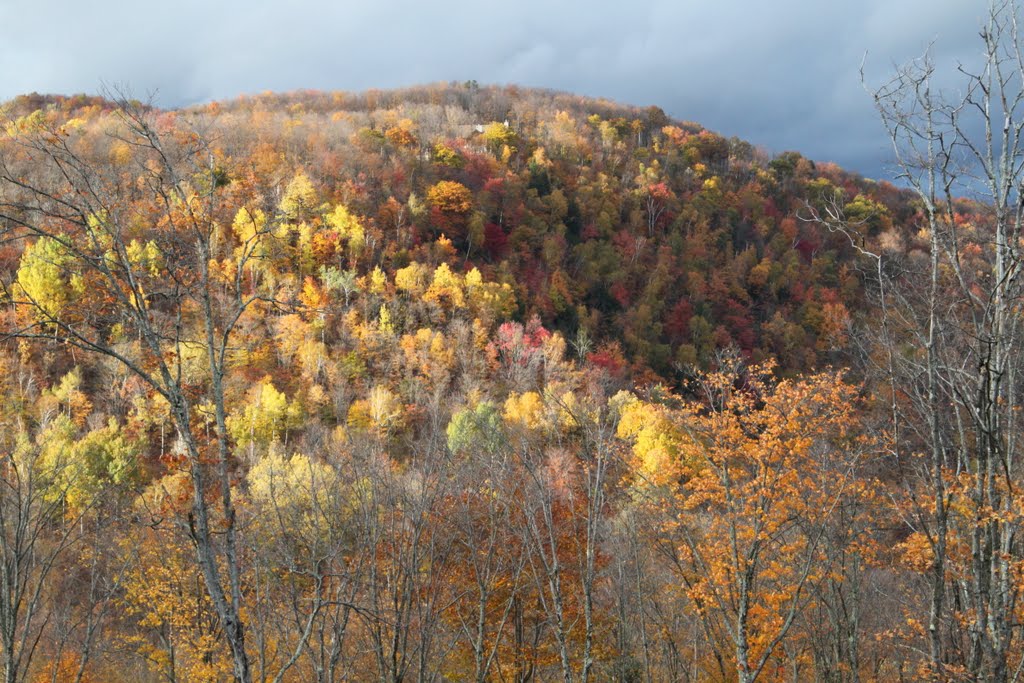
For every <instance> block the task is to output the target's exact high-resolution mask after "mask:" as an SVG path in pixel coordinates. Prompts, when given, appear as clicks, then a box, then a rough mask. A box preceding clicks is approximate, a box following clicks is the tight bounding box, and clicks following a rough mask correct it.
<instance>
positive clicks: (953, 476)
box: [812, 0, 1024, 681]
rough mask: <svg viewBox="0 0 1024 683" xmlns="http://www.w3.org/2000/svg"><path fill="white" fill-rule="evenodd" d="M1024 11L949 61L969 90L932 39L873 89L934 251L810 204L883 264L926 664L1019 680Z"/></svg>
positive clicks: (1008, 8)
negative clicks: (922, 566)
mask: <svg viewBox="0 0 1024 683" xmlns="http://www.w3.org/2000/svg"><path fill="white" fill-rule="evenodd" d="M1018 14H1019V11H1018V7H1017V3H1016V2H1015V1H1014V0H994V1H993V2H992V3H991V4H990V6H989V11H988V15H987V17H986V20H985V22H984V25H983V26H982V27H981V30H980V32H979V39H980V45H981V48H982V50H981V58H980V60H979V61H978V62H977V63H974V64H962V65H960V66H959V67H958V69H957V71H956V72H955V73H954V74H951V76H953V77H956V78H959V84H958V90H956V91H955V92H944V91H943V90H942V89H941V87H940V85H941V83H943V82H946V81H947V80H948V78H947V74H944V73H941V72H940V71H939V70H938V68H937V67H936V64H935V62H934V60H933V59H932V56H931V52H930V50H929V52H928V53H926V54H925V55H924V56H923V57H922V58H920V59H918V60H916V61H914V62H912V63H910V64H908V65H905V66H903V67H900V68H898V69H897V71H896V72H895V74H894V75H893V77H892V78H891V79H890V80H889V81H887V82H885V83H884V84H883V85H881V86H880V87H878V88H877V89H872V90H870V92H871V95H872V97H873V99H874V102H875V105H876V108H877V110H878V113H879V116H880V118H881V121H882V123H883V124H884V125H885V128H886V130H887V132H888V134H889V137H890V139H891V142H892V145H893V150H894V152H895V156H896V163H897V169H898V173H897V179H898V180H899V181H900V182H902V183H903V184H905V185H906V186H907V187H908V188H909V189H910V191H911V192H912V193H913V195H914V197H915V199H916V203H917V208H918V221H919V225H918V226H917V227H919V228H920V229H921V232H920V234H919V237H918V243H919V245H920V247H921V250H920V252H919V254H920V255H913V254H912V255H910V256H902V255H893V254H890V253H886V252H885V251H883V250H881V249H879V250H878V252H877V253H875V252H873V251H870V250H869V248H867V247H864V244H865V236H863V235H861V234H860V229H859V228H860V226H858V225H857V224H856V223H854V222H851V221H849V220H848V219H847V217H846V215H845V214H844V211H843V198H842V197H839V196H837V197H836V198H833V199H830V200H829V201H827V202H826V206H825V207H824V209H823V210H821V211H817V212H812V213H813V218H814V220H818V221H820V222H822V223H823V224H825V225H827V226H828V227H829V228H830V229H832V230H834V231H842V232H844V233H845V234H847V235H848V236H849V237H850V238H851V240H852V242H853V244H854V246H855V247H857V248H858V249H860V251H861V253H862V254H863V255H865V256H867V257H869V258H870V259H871V260H873V261H874V265H875V266H877V268H876V270H877V283H876V284H877V286H878V293H879V297H880V301H881V312H882V316H881V322H880V325H879V328H880V330H879V342H880V344H881V346H882V347H883V353H882V354H880V356H881V357H882V358H884V359H885V361H884V362H883V363H882V364H879V366H878V367H876V368H875V370H877V372H878V376H879V377H881V378H882V379H883V380H884V382H885V383H886V384H888V386H889V388H890V397H889V398H890V399H891V410H890V420H891V424H890V425H889V429H888V431H889V435H890V437H891V442H890V449H891V453H892V457H893V460H894V462H895V463H896V465H897V469H898V471H899V472H900V473H901V475H902V477H903V483H904V485H905V486H904V500H902V501H899V503H900V505H899V507H900V509H901V510H902V511H903V512H904V522H905V524H906V525H907V527H908V528H909V529H910V530H911V532H912V533H914V534H915V535H916V536H917V537H918V538H921V539H923V540H924V542H925V544H926V546H927V548H928V552H929V557H930V561H929V564H930V566H929V570H928V572H927V578H928V584H929V596H928V600H927V603H928V607H927V611H928V615H927V620H926V622H927V623H926V627H925V628H926V640H927V648H926V649H927V660H928V666H929V668H930V669H931V672H932V675H934V676H947V675H952V674H953V672H955V671H956V670H964V671H966V672H968V674H969V675H970V676H972V677H975V678H977V679H979V680H990V681H1005V680H1008V679H1010V678H1013V679H1016V678H1017V677H1019V675H1020V672H1021V665H1022V664H1024V660H1020V659H1018V661H1011V658H1012V657H1014V656H1017V657H1018V658H1019V657H1020V654H1019V651H1018V650H1019V649H1018V650H1015V648H1014V644H1015V639H1016V637H1017V634H1016V625H1015V624H1016V617H1015V616H1014V614H1015V610H1016V609H1017V605H1018V601H1019V598H1020V596H1021V588H1022V586H1021V585H1020V581H1019V580H1018V579H1016V578H1015V572H1016V570H1015V569H1014V567H1015V566H1016V562H1017V561H1016V560H1015V559H1014V558H1016V557H1018V556H1019V554H1020V553H1021V551H1022V548H1021V539H1020V530H1021V529H1020V525H1021V519H1020V518H1019V515H1018V513H1017V512H1015V511H1016V510H1017V509H1019V506H1020V502H1021V501H1020V498H1019V493H1018V480H1019V477H1020V474H1021V472H1020V470H1021V463H1020V454H1019V452H1018V451H1019V445H1018V441H1019V433H1020V425H1019V419H1018V412H1019V406H1020V404H1019V400H1020V386H1019V381H1020V380H1019V374H1020V369H1021V368H1020V359H1021V358H1022V353H1021V352H1022V351H1024V349H1022V348H1021V347H1022V338H1021V327H1020V326H1021V320H1020V314H1019V308H1020V302H1021V295H1022V293H1024V292H1022V285H1024V282H1022V280H1021V278H1020V270H1021V241H1020V239H1021V219H1022V217H1024V202H1022V197H1021V187H1022V183H1024V139H1022V137H1021V135H1022V133H1024V52H1022V49H1021V43H1020V33H1019V25H1018ZM908 349H913V351H912V352H908V351H907V350H908ZM918 453H924V454H925V457H924V458H920V457H916V455H917V454H918ZM965 510H969V512H966V511H965ZM953 543H958V544H963V545H964V546H966V547H968V548H969V549H970V552H969V559H968V560H967V561H962V560H961V559H959V558H954V557H952V556H951V550H950V548H951V544H953ZM957 563H959V564H957ZM953 576H962V577H963V580H962V581H955V580H953V579H952V577H953ZM1015 652H1017V655H1014V653H1015Z"/></svg>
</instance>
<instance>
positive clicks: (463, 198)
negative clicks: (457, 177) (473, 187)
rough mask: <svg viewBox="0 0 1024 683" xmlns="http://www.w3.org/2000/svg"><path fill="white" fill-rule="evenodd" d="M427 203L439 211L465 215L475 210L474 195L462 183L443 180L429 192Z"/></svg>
mask: <svg viewBox="0 0 1024 683" xmlns="http://www.w3.org/2000/svg"><path fill="white" fill-rule="evenodd" d="M427 201H428V202H429V203H430V205H431V206H433V207H434V208H435V209H438V210H439V211H443V212H445V213H454V214H463V213H468V212H469V210H470V209H471V208H473V193H472V192H470V190H469V188H468V187H466V186H465V185H463V184H462V183H458V182H455V181H454V180H442V181H440V182H439V183H437V184H436V185H433V186H432V187H431V188H430V189H429V190H427Z"/></svg>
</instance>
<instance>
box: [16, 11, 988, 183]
mask: <svg viewBox="0 0 1024 683" xmlns="http://www.w3.org/2000/svg"><path fill="white" fill-rule="evenodd" d="M985 7H986V2H985V0H856V1H854V0H701V1H698V0H633V1H632V2H630V3H626V2H616V3H602V2H593V1H590V2H580V1H576V0H572V1H564V2H562V1H560V0H516V1H515V2H500V1H499V2H495V1H491V2H482V1H477V2H457V1H452V0H435V1H434V2H430V1H424V0H402V1H400V2H388V1H387V0H378V1H377V2H371V1H369V0H336V1H334V2H331V1H329V0H289V1H287V2H285V1H278V2H262V1H260V0H248V1H246V2H240V1H239V0H203V1H199V0H176V2H161V3H152V2H147V1H146V0H131V1H130V2H129V1H128V0H91V1H89V2H71V1H70V0H35V1H33V2H27V3H26V2H16V1H15V0H0V100H6V99H9V98H11V97H13V96H14V95H17V94H21V93H27V92H32V91H36V92H44V93H64V94H70V93H76V92H90V93H94V92H96V91H97V90H98V89H99V87H100V84H101V83H104V82H105V83H113V84H125V85H127V86H128V87H130V88H131V89H132V91H133V92H135V93H136V95H145V94H146V93H148V92H151V91H157V92H158V96H157V103H158V104H160V105H162V106H166V107H171V106H179V105H183V104H191V103H195V102H202V101H206V100H210V99H218V98H231V97H234V96H236V95H239V94H242V93H255V92H261V91H264V90H294V89H299V88H312V89H318V90H363V89H366V88H389V87H398V86H406V85H414V84H419V83H429V82H436V81H441V80H455V81H464V80H469V79H475V80H477V81H478V82H480V83H482V84H483V83H498V84H505V83H516V84H521V85H529V86H543V87H550V88H557V89H561V90H568V91H572V92H577V93H581V94H586V95H595V96H603V97H608V98H612V99H615V100H619V101H621V102H623V103H628V104H636V105H642V106H646V105H652V104H654V105H658V106H660V107H662V108H663V109H664V110H665V111H666V112H667V113H668V114H669V115H671V116H674V117H677V118H681V119H687V120H693V121H697V122H699V123H701V124H703V125H705V126H706V127H708V128H710V129H712V130H716V131H718V132H720V133H722V134H724V135H727V136H732V135H737V136H739V137H741V138H744V139H746V140H748V141H750V142H752V143H754V144H756V145H762V146H764V147H766V148H767V149H769V150H770V151H772V152H781V151H785V150H791V149H795V150H799V151H800V152H802V153H803V154H805V155H806V156H808V157H811V158H812V159H816V160H820V161H836V162H838V163H840V164H841V165H843V166H845V167H847V168H849V169H851V170H855V171H859V172H861V173H864V174H865V175H868V176H871V177H879V178H881V177H887V174H888V171H887V170H886V166H885V162H886V161H887V160H888V158H889V156H890V155H889V153H888V150H887V148H886V146H885V139H884V132H883V131H882V129H881V127H880V124H879V123H878V121H877V119H876V117H875V115H874V112H873V110H872V106H871V102H870V98H869V97H868V96H867V94H866V93H865V92H864V90H863V89H862V88H861V86H860V82H859V77H858V69H859V67H860V63H861V59H862V57H863V56H864V55H865V53H867V62H866V72H867V75H868V79H869V81H871V82H880V81H881V80H882V79H883V78H884V77H885V75H886V74H887V73H888V72H889V71H890V70H891V66H892V64H893V63H894V62H904V61H906V60H908V59H909V58H911V57H914V56H916V55H919V54H920V53H921V52H923V50H924V48H925V47H926V46H927V45H928V44H929V43H930V42H931V41H933V40H934V41H935V49H936V53H937V54H938V56H939V61H940V63H941V64H948V63H950V62H952V61H953V60H956V59H958V58H961V59H970V58H971V57H973V56H975V55H976V54H977V52H978V39H977V32H978V28H979V26H980V22H981V19H982V16H983V15H984V13H985Z"/></svg>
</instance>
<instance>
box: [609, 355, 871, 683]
mask: <svg viewBox="0 0 1024 683" xmlns="http://www.w3.org/2000/svg"><path fill="white" fill-rule="evenodd" d="M772 370H773V368H772V366H771V365H770V364H769V365H762V366H757V367H753V368H750V369H749V370H747V371H746V372H743V371H739V370H736V369H732V370H729V371H719V372H713V373H706V374H704V375H701V376H700V377H699V378H698V379H697V384H698V385H699V386H700V387H701V390H702V393H703V398H702V400H700V401H686V402H683V404H682V405H681V407H679V408H672V407H670V405H669V402H667V401H666V402H662V403H645V402H642V401H639V400H636V399H628V398H627V399H625V402H624V403H623V399H621V398H620V399H618V400H617V402H618V403H619V405H620V406H621V407H620V420H619V427H618V434H619V436H620V437H625V438H627V439H630V440H632V441H633V450H634V453H635V454H636V455H637V457H638V460H639V464H638V466H637V467H638V472H639V473H640V474H641V475H642V476H641V479H642V480H643V482H644V483H643V484H642V485H641V488H645V489H647V491H648V493H649V495H650V496H651V500H652V501H654V502H656V503H657V504H658V505H659V506H660V507H662V508H664V509H668V510H669V511H670V513H669V520H670V521H669V523H668V524H669V531H670V533H671V534H672V536H673V537H674V538H675V539H677V544H678V553H679V556H680V558H682V560H683V562H684V566H683V567H681V568H680V571H683V572H684V573H685V574H686V576H685V577H684V578H685V583H686V585H687V586H688V591H689V593H690V597H691V599H692V600H693V601H694V603H695V607H696V609H698V610H699V611H706V612H707V614H708V615H709V618H711V619H713V620H715V621H716V622H720V623H722V624H723V625H724V624H726V623H729V624H733V625H734V626H733V627H732V628H731V630H730V631H729V633H730V636H729V638H730V641H731V642H730V643H728V644H723V649H724V650H725V651H732V650H735V651H736V652H743V653H744V654H743V656H744V657H748V661H743V662H739V661H738V662H737V663H736V665H737V667H739V668H740V669H741V670H744V671H749V670H752V669H756V668H758V667H759V666H763V665H764V664H766V663H767V661H768V659H770V657H771V656H772V652H773V651H774V647H775V646H776V645H777V644H778V643H779V642H781V640H782V639H783V638H785V637H786V635H787V631H788V629H789V628H790V626H791V624H792V615H793V614H795V613H796V612H797V611H798V610H799V609H801V608H802V607H803V606H804V602H805V601H806V599H807V598H806V597H805V596H806V595H807V594H808V593H809V592H810V591H809V586H810V585H812V584H814V583H815V582H817V581H819V580H822V579H823V578H825V577H826V576H827V575H828V564H829V558H828V556H827V555H826V553H825V548H824V546H823V544H822V538H823V534H825V532H826V530H827V529H828V528H830V525H832V524H834V523H835V522H834V521H833V519H832V514H833V512H834V511H835V510H836V509H837V508H838V507H839V506H840V504H841V503H848V502H852V501H853V499H856V498H858V497H860V496H861V495H862V494H863V493H864V491H865V489H864V488H861V487H858V486H854V485H852V479H853V477H854V475H855V470H856V467H857V461H858V457H859V453H860V452H861V450H862V445H861V444H859V443H858V442H857V441H856V440H855V439H853V438H852V436H851V435H852V433H853V428H854V426H855V419H854V413H853V409H854V405H855V399H856V392H855V389H854V388H853V387H851V386H849V385H847V384H845V383H844V382H843V381H842V375H841V374H840V373H822V374H819V375H814V376H811V377H808V378H806V379H803V380H799V381H781V382H777V381H775V380H774V379H773V377H772ZM723 632H725V630H723Z"/></svg>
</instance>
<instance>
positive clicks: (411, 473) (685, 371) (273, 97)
mask: <svg viewBox="0 0 1024 683" xmlns="http://www.w3.org/2000/svg"><path fill="white" fill-rule="evenodd" d="M993 39H994V38H993ZM921 82H924V81H923V80H922V81H921ZM901 92H903V93H904V94H905V93H906V91H901ZM891 94H893V95H894V99H892V100H891V101H889V100H885V99H884V97H883V98H882V99H880V107H881V108H882V109H881V110H882V113H883V115H884V114H886V113H887V112H888V111H890V110H887V109H885V107H886V106H889V105H892V106H893V107H895V106H896V105H897V104H899V102H898V101H897V99H895V91H893V93H891ZM918 95H920V89H919V91H918ZM993 96H994V91H993ZM2 111H3V115H4V118H3V125H2V127H0V233H2V235H3V237H4V240H3V242H2V244H0V283H2V285H3V292H2V302H0V303H2V306H0V332H2V333H3V337H2V340H0V363H2V365H3V371H2V372H0V422H2V425H3V428H2V430H0V456H2V458H0V484H2V490H0V557H2V563H0V644H2V648H0V657H2V661H0V666H2V670H3V671H4V675H5V679H4V680H6V681H12V682H13V681H19V682H20V681H32V682H37V681H39V682H41V681H94V682H98V681H154V682H155V681H172V682H187V681H227V680H240V681H322V682H328V681H385V680H386V681H414V680H415V681H442V680H472V681H481V682H483V681H517V682H526V681H554V680H559V681H566V682H569V681H622V682H626V681H647V682H650V681H705V680H740V681H743V682H750V681H754V680H766V681H775V680H778V681H782V680H787V681H806V680H822V681H855V680H858V681H860V680H863V681H867V680H922V679H924V678H927V677H931V678H933V679H935V680H954V679H957V680H959V679H962V680H1006V679H1008V678H1010V677H1012V676H1014V675H1015V672H1017V671H1018V670H1019V666H1018V664H1019V662H1020V661H1021V657H1022V656H1024V647H1022V646H1021V643H1020V642H1019V640H1020V634H1019V629H1020V626H1019V624H1020V618H1021V616H1022V615H1021V614H1020V610H1021V609H1022V607H1021V606H1020V605H1019V604H1018V600H1017V598H1018V597H1019V596H1020V592H1021V589H1022V588H1024V578H1022V576H1024V567H1022V565H1021V562H1020V558H1021V548H1020V544H1021V540H1020V539H1019V538H1018V535H1017V534H1016V533H1015V530H1016V529H1017V528H1018V527H1019V522H1020V519H1019V517H1020V515H1021V514H1022V512H1024V510H1022V509H1021V506H1020V499H1019V497H1018V494H1017V493H1016V488H1017V482H1018V479H1017V469H1016V468H1017V467H1018V466H1017V465H1015V462H1014V453H1015V450H1016V449H1017V448H1019V447H1018V446H1017V444H1016V435H1017V433H1018V432H1019V430H1020V427H1019V426H1018V425H1017V424H1016V413H1017V411H1018V409H1019V388H1018V387H1017V384H1016V383H1017V381H1018V380H1017V379H1016V369H1017V366H1018V365H1019V360H1018V358H1019V354H1018V353H1017V351H1018V350H1019V349H1018V347H1019V345H1020V343H1019V339H1018V336H1019V331H1018V330H1017V326H1018V324H1019V323H1018V318H1019V311H1020V308H1019V298H1017V292H1018V289H1017V288H1018V285H1017V284H1016V281H1017V275H1018V271H1017V268H1018V267H1019V265H1018V264H1019V261H1018V254H1019V250H1020V246H1021V244H1020V236H1019V233H1018V232H1017V230H1018V219H1019V212H1017V207H1018V204H1017V202H1018V198H1017V195H1016V192H1017V189H1016V186H1013V185H1012V182H1011V183H1010V185H1008V187H1011V190H1010V191H1009V192H1007V193H1000V192H993V193H992V194H990V195H988V197H989V198H988V199H985V198H984V197H983V196H979V194H978V193H976V192H975V193H969V192H961V191H959V190H958V186H957V185H956V183H954V182H952V181H951V182H950V183H948V184H946V185H944V186H943V184H942V183H941V182H940V183H938V188H939V190H940V191H941V190H943V189H944V190H945V191H946V193H947V194H946V195H942V194H936V193H935V191H934V189H932V190H929V187H930V186H929V185H928V183H927V182H925V180H926V178H927V176H922V175H915V176H913V177H911V178H909V179H905V180H904V183H903V186H904V188H905V189H897V188H896V187H895V186H893V185H891V184H889V183H886V182H875V181H872V180H867V179H864V178H861V177H859V176H857V175H855V174H850V173H847V172H844V171H843V170H842V169H840V168H838V167H837V166H835V165H833V164H828V163H818V164H816V163H814V162H812V161H811V160H808V159H805V158H803V157H802V156H801V155H800V154H798V153H796V152H786V153H782V154H769V153H768V152H766V151H764V150H761V149H758V148H757V147H755V146H753V145H752V144H751V143H748V142H745V141H742V140H738V139H728V138H725V137H723V136H721V135H718V134H716V133H714V132H712V131H710V130H707V129H705V128H703V127H702V126H700V125H698V124H695V123H690V122H682V121H676V120H672V119H670V118H668V117H667V116H666V115H665V113H664V112H662V111H661V110H660V109H658V108H657V107H649V108H645V109H640V108H633V107H628V106H624V105H620V104H616V103H612V102H606V101H600V100H593V99H586V98H581V97H575V96H571V95H567V94H563V93H556V92H548V91H539V90H531V89H526V88H518V87H514V86H509V87H491V86H481V85H478V84H476V83H475V82H469V83H459V84H456V83H452V84H439V85H433V86H426V87H419V88H412V89H408V90H400V91H371V92H366V93H362V94H350V93H319V92H297V93H290V94H264V95H257V96H251V97H243V98H240V99H237V100H234V101H228V102H215V103H211V104H207V105H203V106H198V107H191V108H185V109H181V110H173V111H165V110H160V109H157V108H153V107H150V106H147V105H146V104H144V103H139V102H135V101H131V100H129V99H121V98H118V97H115V96H111V98H109V99H105V98H98V97H84V96H78V97H63V96H37V95H31V96H24V97H19V98H17V99H15V100H13V101H11V102H8V103H7V104H5V105H2ZM891 111H893V112H895V111H897V110H896V109H895V108H894V109H892V110H891ZM935 111H936V112H938V111H939V109H938V108H935ZM915 115H916V113H915ZM884 120H885V121H887V122H889V123H891V124H892V126H891V127H892V130H893V132H894V136H895V137H897V139H901V138H900V136H901V135H903V134H904V133H905V132H906V131H907V130H908V129H909V130H912V131H914V132H920V131H921V130H923V128H920V127H917V128H909V127H908V126H907V125H905V124H906V122H907V121H908V120H909V119H904V120H902V121H897V122H896V123H892V122H893V121H896V119H894V118H890V119H884ZM953 123H954V124H955V123H956V121H955V120H954V121H953ZM929 130H930V129H929ZM953 130H955V128H954V129H953ZM929 134H931V133H929ZM938 134H943V133H942V132H941V131H940V132H939V133H938ZM936 139H937V140H938V139H940V138H936ZM1013 144H1014V145H1015V144H1016V141H1015V140H1014V141H1013ZM937 148H938V149H941V146H939V147H937ZM978 151H979V153H983V152H984V150H982V149H979V150H978ZM1011 158H1012V159H1013V160H1014V163H1016V162H1017V161H1019V157H1017V156H1013V155H1011ZM993 168H994V169H995V170H996V171H999V170H1000V168H1001V167H998V168H997V167H996V166H993ZM926 170H927V171H928V172H930V173H933V174H935V177H937V178H939V179H940V180H942V179H945V178H950V177H952V178H953V179H954V180H956V179H957V178H958V177H957V176H955V174H954V169H953V167H952V165H948V164H947V165H946V166H942V165H941V164H932V165H931V166H930V167H928V168H927V169H926ZM943 174H945V175H943ZM1000 178H1002V176H1000ZM999 182H1002V181H999ZM997 185H998V183H994V184H993V187H996V186H997ZM1002 187H1003V186H1002V185H998V187H997V189H1000V188H1002ZM930 192H931V194H929V193H930ZM960 197H970V199H969V200H968V199H963V198H960ZM993 198H995V199H993ZM943 200H945V201H943ZM1000 201H1001V202H1002V203H1001V204H1000V203H999V202H1000Z"/></svg>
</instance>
